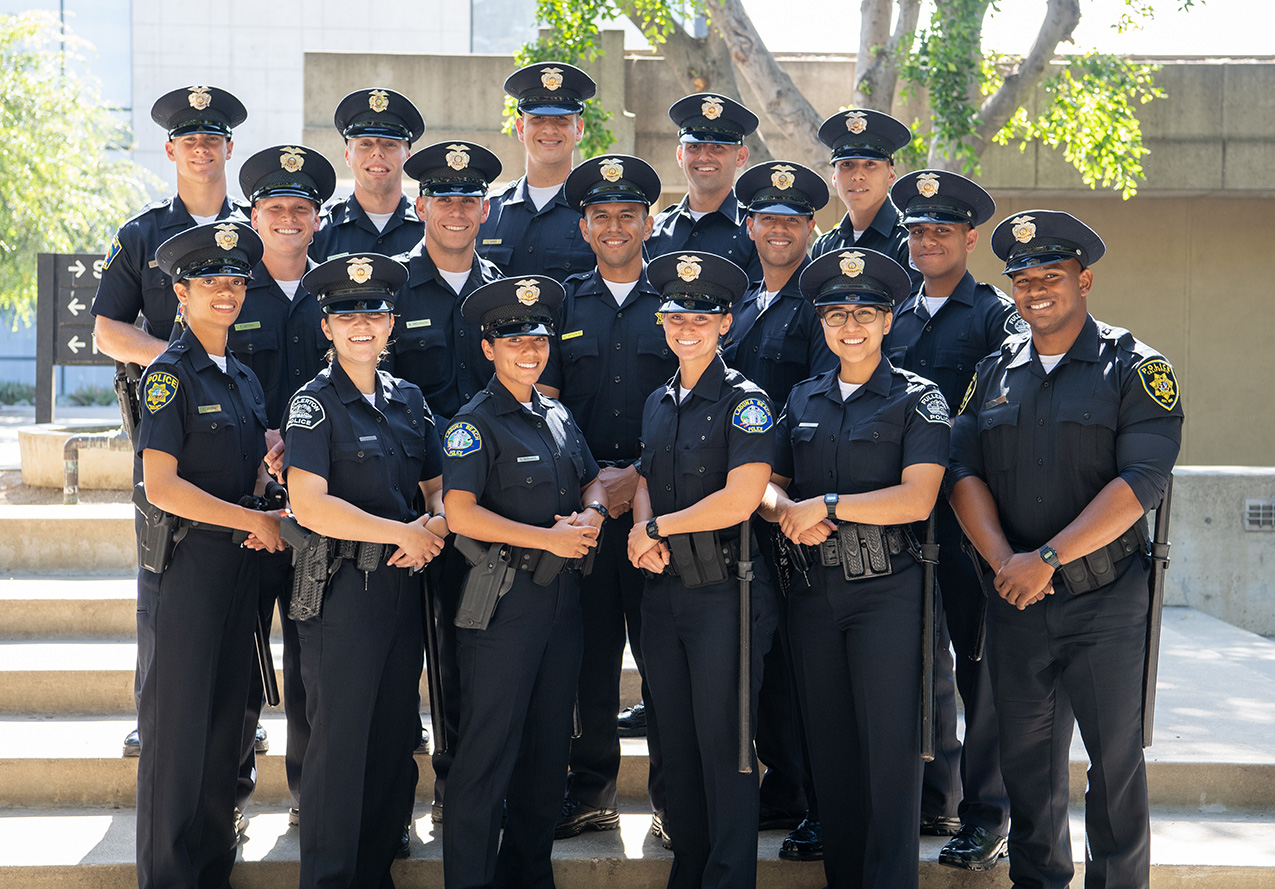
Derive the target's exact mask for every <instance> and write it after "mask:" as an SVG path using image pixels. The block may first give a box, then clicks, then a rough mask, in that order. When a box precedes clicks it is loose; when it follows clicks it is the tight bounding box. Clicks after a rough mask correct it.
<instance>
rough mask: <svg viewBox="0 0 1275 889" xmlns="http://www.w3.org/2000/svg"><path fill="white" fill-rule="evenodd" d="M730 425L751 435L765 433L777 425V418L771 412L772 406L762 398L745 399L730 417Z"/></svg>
mask: <svg viewBox="0 0 1275 889" xmlns="http://www.w3.org/2000/svg"><path fill="white" fill-rule="evenodd" d="M730 424H731V425H732V426H734V427H735V428H736V429H741V430H743V431H744V432H747V433H748V434H749V435H755V434H757V433H759V432H765V431H766V430H767V429H770V427H772V426H774V425H775V416H774V414H772V413H771V412H770V405H768V404H766V402H765V400H764V399H761V398H745V399H744V400H743V401H741V402H740V403H739V404H738V405H737V406H736V408H735V412H734V413H732V414H731V415H730Z"/></svg>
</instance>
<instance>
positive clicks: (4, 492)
mask: <svg viewBox="0 0 1275 889" xmlns="http://www.w3.org/2000/svg"><path fill="white" fill-rule="evenodd" d="M130 494H131V492H129V491H125V490H119V491H113V490H112V491H92V490H86V489H84V488H80V502H81V503H127V502H128V501H129V497H130ZM48 503H56V504H61V503H62V489H61V488H33V487H30V486H29V485H24V484H22V470H20V469H7V470H4V471H0V506H33V505H43V504H48Z"/></svg>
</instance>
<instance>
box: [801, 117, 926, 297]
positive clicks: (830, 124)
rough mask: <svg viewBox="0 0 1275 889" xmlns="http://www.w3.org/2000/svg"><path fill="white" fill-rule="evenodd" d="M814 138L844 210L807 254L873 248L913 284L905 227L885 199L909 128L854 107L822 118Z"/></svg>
mask: <svg viewBox="0 0 1275 889" xmlns="http://www.w3.org/2000/svg"><path fill="white" fill-rule="evenodd" d="M819 141H820V142H822V143H823V144H824V145H827V146H828V147H829V148H831V149H832V184H833V186H834V187H835V188H836V189H837V195H838V196H839V197H840V198H841V202H842V203H843V204H845V205H846V215H845V216H843V217H841V224H840V225H838V226H837V227H836V228H834V229H832V230H830V231H826V232H824V233H823V234H821V235H820V236H819V237H818V238H816V239H815V243H814V245H813V246H812V247H811V248H810V255H811V256H814V257H819V256H822V255H823V254H825V253H830V252H832V251H833V250H845V249H848V248H857V249H860V250H862V249H864V248H866V249H869V250H876V251H877V252H878V253H884V254H885V255H886V256H888V257H890V258H891V259H893V260H894V261H896V262H897V263H898V264H899V265H901V266H903V268H904V269H906V270H907V272H908V274H909V275H910V276H911V278H912V287H913V289H916V288H917V287H918V286H920V284H921V275H920V272H918V271H917V270H916V269H914V268H913V267H912V266H911V265H910V264H909V263H908V232H907V229H906V228H904V227H903V218H902V217H901V216H900V215H899V210H898V208H897V207H895V206H894V204H893V203H891V201H890V186H891V185H892V184H894V154H895V152H897V151H900V150H901V149H903V148H906V147H907V146H908V144H909V143H910V142H911V141H912V131H911V130H909V129H908V128H907V127H906V126H904V125H903V124H902V123H900V122H899V121H897V120H895V119H894V118H893V117H891V116H890V115H888V114H884V113H882V112H880V111H871V110H868V109H860V108H854V109H851V110H849V111H838V112H837V113H836V114H834V115H832V117H830V118H828V119H827V120H825V121H824V122H823V124H822V125H820V127H819Z"/></svg>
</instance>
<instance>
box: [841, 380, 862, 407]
mask: <svg viewBox="0 0 1275 889" xmlns="http://www.w3.org/2000/svg"><path fill="white" fill-rule="evenodd" d="M837 386H838V388H840V389H841V400H842V401H845V400H846V399H847V398H849V397H850V396H851V395H853V394H854V393H856V392H858V391H859V390H860V389H862V388H863V384H862V383H847V382H846V381H845V380H843V379H841V377H837Z"/></svg>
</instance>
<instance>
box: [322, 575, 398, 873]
mask: <svg viewBox="0 0 1275 889" xmlns="http://www.w3.org/2000/svg"><path fill="white" fill-rule="evenodd" d="M420 608H421V578H420V576H419V575H416V574H410V573H409V572H408V571H407V570H405V569H402V568H391V567H389V566H387V565H381V566H380V567H379V568H378V569H377V570H375V571H369V572H363V571H359V570H357V569H356V568H355V567H354V565H353V563H352V562H350V561H348V560H346V561H344V562H342V564H341V567H340V568H339V569H338V570H337V572H336V574H335V575H334V576H333V578H332V581H331V583H329V585H328V589H327V593H326V595H325V597H324V601H323V611H322V613H321V614H320V615H319V616H318V617H315V618H311V619H310V620H305V621H300V622H299V623H298V633H299V635H300V640H301V675H302V679H303V681H304V683H305V689H306V714H307V717H308V718H309V721H310V743H309V745H308V746H307V747H306V750H305V767H304V769H303V771H302V774H301V811H302V813H303V814H302V816H301V887H302V889H338V887H339V889H354V887H357V889H388V887H392V886H393V885H394V883H393V881H392V880H391V879H390V864H391V863H393V861H394V855H395V853H396V852H397V851H398V846H399V838H400V835H401V834H402V831H403V816H404V813H406V812H408V811H410V809H409V807H410V805H411V794H412V792H413V789H414V788H415V786H416V762H415V760H414V759H413V758H412V753H413V751H414V750H415V748H416V741H417V738H418V736H419V733H420V712H419V710H420V691H419V685H420V677H421V666H422V660H423V647H422V646H423V642H422V639H421V611H420Z"/></svg>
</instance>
